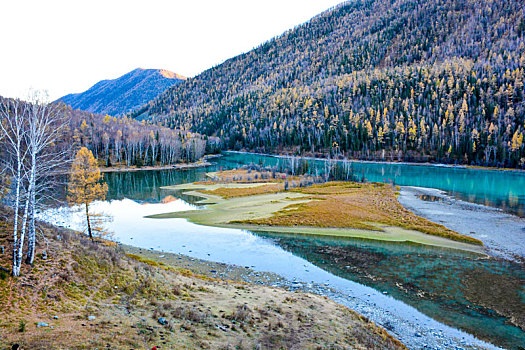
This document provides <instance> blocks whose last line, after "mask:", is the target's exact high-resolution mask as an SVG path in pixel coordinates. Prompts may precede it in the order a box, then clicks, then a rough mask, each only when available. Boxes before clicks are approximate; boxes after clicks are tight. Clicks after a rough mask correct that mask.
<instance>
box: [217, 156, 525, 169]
mask: <svg viewBox="0 0 525 350" xmlns="http://www.w3.org/2000/svg"><path fill="white" fill-rule="evenodd" d="M223 152H224V153H237V154H253V155H258V156H267V157H275V158H280V159H286V158H292V157H297V158H302V159H308V160H318V161H326V160H328V158H320V157H311V156H294V155H286V154H270V153H258V152H250V151H230V150H228V151H223ZM332 160H335V161H343V160H344V159H332ZM347 160H348V161H349V162H353V163H364V164H392V165H413V166H430V167H439V168H452V169H466V170H469V169H477V170H485V171H503V172H516V173H525V170H523V169H512V168H496V167H484V166H478V165H467V164H459V165H458V164H446V163H428V162H427V163H420V162H407V161H401V162H395V161H387V160H361V159H347Z"/></svg>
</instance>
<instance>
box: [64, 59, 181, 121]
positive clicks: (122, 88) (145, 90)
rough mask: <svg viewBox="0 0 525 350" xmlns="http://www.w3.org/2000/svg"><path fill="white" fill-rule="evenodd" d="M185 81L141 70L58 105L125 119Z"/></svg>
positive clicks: (157, 71)
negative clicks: (128, 114)
mask: <svg viewBox="0 0 525 350" xmlns="http://www.w3.org/2000/svg"><path fill="white" fill-rule="evenodd" d="M184 79H186V78H185V77H183V76H180V75H178V74H175V73H173V72H170V71H167V70H164V69H142V68H137V69H135V70H132V71H131V72H129V73H127V74H124V75H123V76H121V77H119V78H117V79H113V80H102V81H99V82H98V83H96V84H95V85H93V86H92V87H91V88H89V90H87V91H84V92H81V93H78V94H69V95H66V96H64V97H61V98H59V99H58V100H57V101H61V102H64V103H66V104H68V105H70V106H71V107H73V108H75V109H81V110H85V111H88V112H92V113H100V114H109V115H113V116H115V115H122V114H126V113H129V112H131V111H133V110H134V109H135V108H137V107H140V106H142V105H143V104H144V103H146V102H148V101H149V100H151V99H153V98H155V97H156V96H157V95H159V94H160V93H162V92H164V91H165V90H166V89H167V88H169V87H172V86H173V85H175V84H177V83H179V82H181V81H183V80H184Z"/></svg>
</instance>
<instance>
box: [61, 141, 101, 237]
mask: <svg viewBox="0 0 525 350" xmlns="http://www.w3.org/2000/svg"><path fill="white" fill-rule="evenodd" d="M101 178H102V175H101V174H100V169H99V168H98V166H97V161H96V159H95V157H93V153H91V151H90V150H88V149H87V148H86V147H82V148H81V149H80V150H79V151H78V152H77V154H76V156H75V159H74V161H73V165H72V166H71V174H70V177H69V184H68V196H67V199H68V201H69V203H71V204H77V205H83V206H85V209H86V224H87V231H88V234H89V238H91V240H93V232H92V227H91V222H90V220H91V216H90V212H89V205H90V204H91V202H93V201H94V200H97V199H101V200H102V199H104V198H105V197H106V193H107V192H108V185H107V184H106V183H101V182H100V180H101Z"/></svg>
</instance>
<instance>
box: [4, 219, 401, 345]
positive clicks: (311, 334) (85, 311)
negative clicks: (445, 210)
mask: <svg viewBox="0 0 525 350" xmlns="http://www.w3.org/2000/svg"><path fill="white" fill-rule="evenodd" d="M1 211H2V214H5V213H4V212H3V209H2V210H1ZM0 223H1V229H0V244H1V245H2V246H4V247H6V250H5V252H4V253H2V254H0V264H1V265H2V266H3V267H5V266H8V264H9V259H10V254H9V253H8V252H9V251H10V250H9V248H8V247H9V243H10V242H9V238H8V237H10V235H9V229H8V227H7V226H6V225H5V222H4V221H2V222H0ZM42 228H43V232H44V234H45V236H46V238H47V241H46V242H45V243H44V241H42V242H41V243H40V246H39V247H38V249H37V256H38V258H37V260H36V261H35V266H34V267H29V266H27V265H24V266H23V271H22V276H21V277H20V278H17V279H14V278H12V277H10V276H8V275H7V273H5V272H4V271H0V294H1V298H0V317H1V318H2V325H1V327H0V347H1V348H2V349H4V348H11V344H13V343H15V342H16V343H19V344H20V345H21V347H22V348H24V349H86V348H88V349H94V348H99V349H100V348H111V349H129V348H143V349H151V348H152V347H153V346H156V347H158V348H159V349H160V348H162V349H164V348H167V349H196V348H202V349H210V348H211V349H234V348H235V349H254V348H257V349H274V348H287V349H319V348H323V349H324V348H331V349H404V348H405V347H404V346H403V345H402V344H401V343H399V342H398V341H397V340H396V339H394V338H393V337H391V336H390V335H389V334H388V333H387V332H386V331H385V330H384V329H382V328H380V327H378V326H376V325H375V324H374V323H372V322H370V321H368V320H366V319H365V318H363V317H361V316H359V315H358V314H356V313H355V312H353V311H350V310H349V309H347V308H345V307H343V306H341V305H338V304H337V303H335V302H333V301H331V300H328V299H327V298H326V297H322V296H318V295H312V294H305V293H294V292H289V291H285V290H282V289H279V288H273V287H265V286H255V285H250V284H246V283H242V282H234V281H223V280H218V279H215V278H210V277H207V276H203V275H196V274H195V273H193V272H191V271H189V270H185V269H183V268H181V267H180V266H182V265H183V262H184V261H181V260H179V259H181V257H178V259H175V258H173V259H172V260H174V261H177V262H175V263H173V264H170V263H165V262H160V261H156V260H152V257H153V256H155V257H156V258H157V259H159V252H153V251H148V252H147V254H148V255H147V256H148V257H145V256H141V255H137V254H140V250H138V249H135V250H132V251H133V252H134V254H129V253H128V254H125V252H124V250H123V249H122V248H120V247H115V246H106V245H104V244H101V243H92V242H91V241H89V240H87V239H85V238H83V237H81V236H79V235H77V234H75V233H72V232H71V231H67V230H63V229H56V228H53V227H51V226H42ZM44 250H45V251H46V253H47V254H46V255H47V259H43V258H42V254H43V253H44ZM163 254H165V253H163ZM168 255H169V254H168ZM164 256H165V255H162V256H160V258H162V257H164ZM161 260H166V259H161ZM191 260H192V261H193V260H195V259H191ZM189 261H190V260H189V259H187V261H186V262H189ZM225 269H227V270H229V271H231V270H234V269H235V267H232V266H226V267H225ZM239 269H242V270H243V271H244V273H245V272H246V269H244V268H239ZM207 270H208V271H209V267H208V269H207Z"/></svg>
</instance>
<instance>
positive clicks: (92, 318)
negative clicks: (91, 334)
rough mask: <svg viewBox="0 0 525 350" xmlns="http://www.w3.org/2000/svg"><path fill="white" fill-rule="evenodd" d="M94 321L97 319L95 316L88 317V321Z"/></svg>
mask: <svg viewBox="0 0 525 350" xmlns="http://www.w3.org/2000/svg"><path fill="white" fill-rule="evenodd" d="M94 319H96V317H95V316H93V315H90V316H88V320H90V321H93V320H94Z"/></svg>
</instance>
